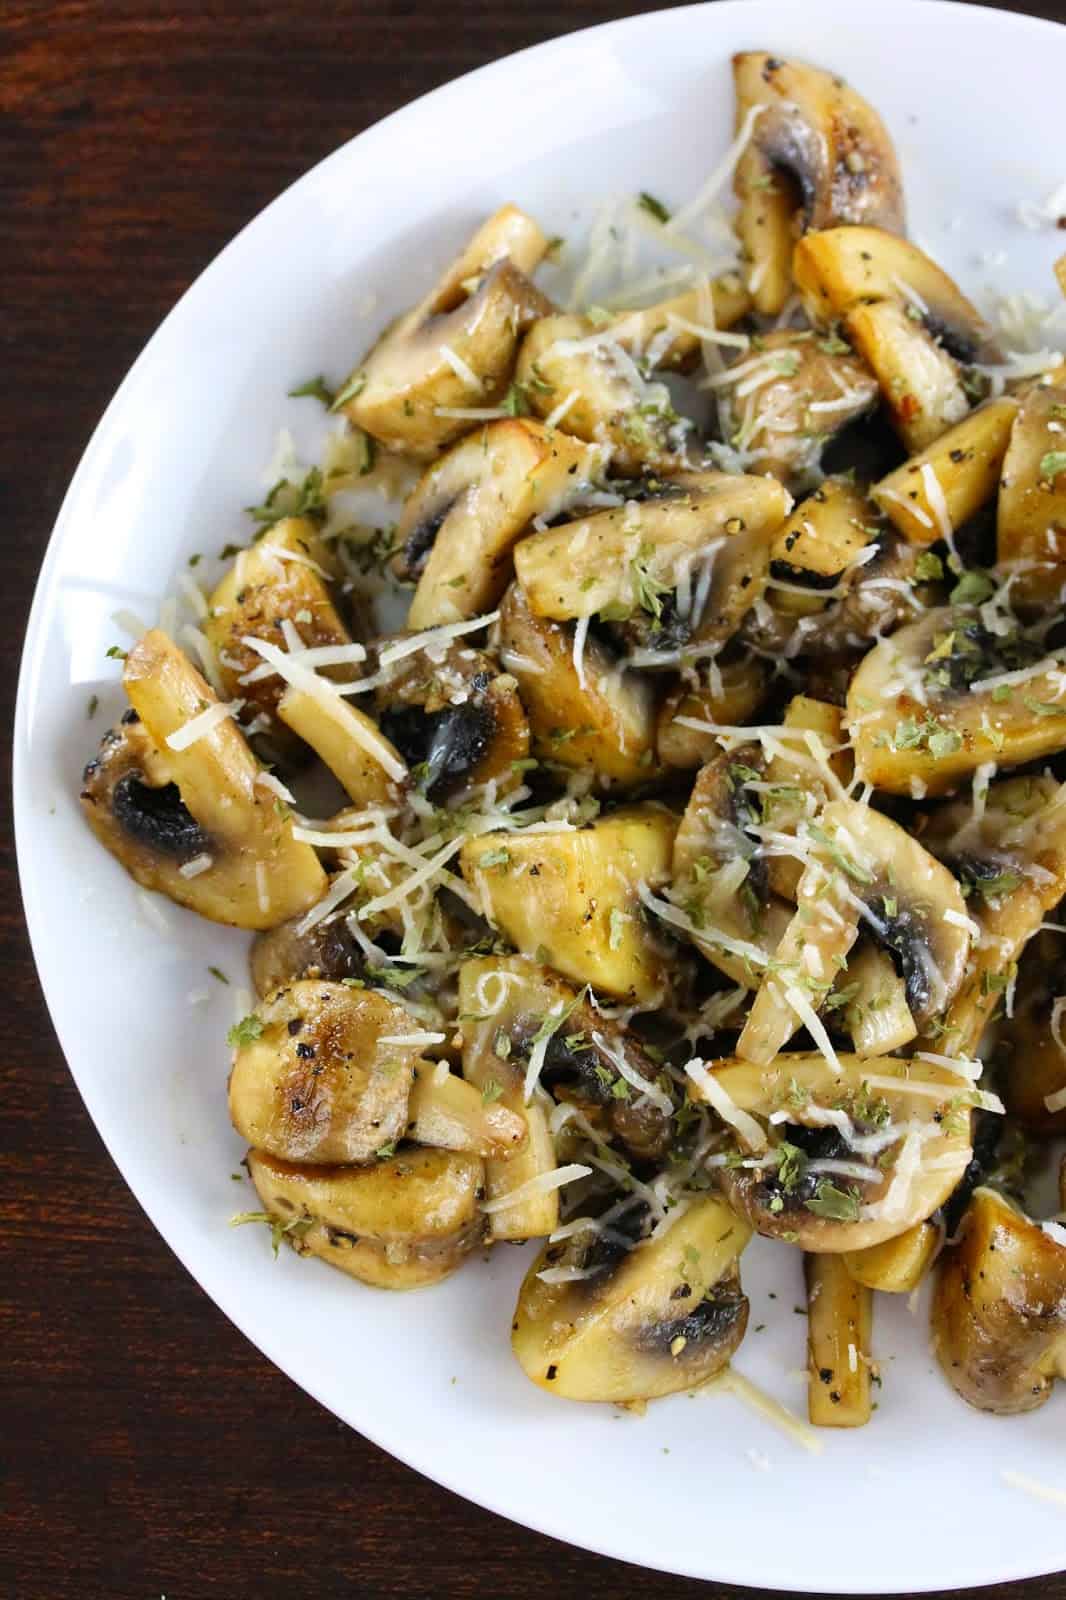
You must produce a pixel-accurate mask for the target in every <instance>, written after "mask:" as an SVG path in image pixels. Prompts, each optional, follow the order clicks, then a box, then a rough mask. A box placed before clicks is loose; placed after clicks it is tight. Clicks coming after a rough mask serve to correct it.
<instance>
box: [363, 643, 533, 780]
mask: <svg viewBox="0 0 1066 1600" xmlns="http://www.w3.org/2000/svg"><path fill="white" fill-rule="evenodd" d="M407 643H408V640H407V639H406V638H405V636H404V635H402V634H400V635H397V636H396V638H394V639H391V640H383V641H381V643H380V644H379V646H378V649H377V659H378V663H379V667H380V674H382V675H384V677H385V679H386V681H385V682H384V683H382V684H379V685H378V687H377V688H376V689H375V690H374V706H375V710H376V711H377V715H378V721H379V726H380V728H381V731H382V733H384V734H385V736H386V737H387V738H388V739H389V740H390V741H391V742H392V744H393V745H394V746H395V747H396V749H398V750H399V751H400V753H401V755H402V756H403V758H404V760H405V761H406V762H407V763H408V765H409V767H410V768H411V771H412V776H413V778H414V779H415V781H416V782H417V784H418V787H419V788H420V789H421V791H422V793H423V794H425V795H427V796H428V797H429V798H430V799H431V800H435V801H441V800H444V799H449V800H454V799H457V798H459V797H460V796H462V795H464V794H467V793H469V791H470V790H471V789H474V788H476V787H478V785H480V784H487V783H495V784H496V785H497V789H498V791H500V792H503V791H505V790H507V789H512V788H514V787H515V786H516V784H517V783H518V782H519V781H520V773H521V766H520V765H519V767H518V769H517V771H516V763H522V762H524V761H526V760H527V759H528V757H529V723H528V722H527V720H526V714H525V710H524V709H523V706H522V702H521V700H520V699H519V697H518V690H517V687H516V684H515V679H514V678H513V677H512V676H511V675H510V674H509V673H506V672H500V671H498V669H497V667H496V663H495V661H494V660H493V658H492V657H491V656H489V655H487V654H485V653H484V652H483V651H480V650H474V649H472V648H470V646H468V645H466V644H464V643H463V642H462V641H461V640H454V641H450V642H449V641H448V639H447V638H444V639H443V640H440V641H434V640H433V638H432V636H431V637H430V639H428V640H427V641H426V643H425V647H424V648H419V649H418V650H414V651H407V650H406V646H407Z"/></svg>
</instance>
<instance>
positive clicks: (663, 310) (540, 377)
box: [517, 280, 750, 472]
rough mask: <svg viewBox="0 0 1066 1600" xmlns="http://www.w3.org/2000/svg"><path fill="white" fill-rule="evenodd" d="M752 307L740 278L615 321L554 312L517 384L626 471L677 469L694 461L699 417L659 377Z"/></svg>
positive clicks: (528, 349)
mask: <svg viewBox="0 0 1066 1600" xmlns="http://www.w3.org/2000/svg"><path fill="white" fill-rule="evenodd" d="M749 305H750V301H749V299H748V296H747V295H746V294H745V293H744V292H743V291H742V290H740V289H739V287H738V286H736V285H735V280H734V281H730V282H728V283H722V284H715V285H712V287H711V291H710V294H709V297H708V303H707V304H706V307H704V306H703V305H702V300H701V296H700V295H699V294H698V293H697V292H696V291H690V292H689V293H688V294H686V295H684V296H681V297H679V298H677V299H674V300H669V301H666V302H664V303H663V304H661V305H658V306H649V307H647V308H646V309H645V310H643V311H639V312H622V313H620V314H619V316H618V317H617V318H616V319H614V320H613V321H610V322H608V323H606V324H604V323H603V322H602V321H597V320H593V319H592V318H591V317H582V316H553V317H546V318H545V319H544V320H543V321H542V322H538V323H536V324H535V326H534V327H533V328H532V329H531V330H530V332H529V334H528V335H527V337H526V339H525V341H524V342H523V345H522V349H521V351H520V352H519V358H518V369H517V381H518V383H519V384H520V385H521V389H522V393H523V394H524V395H525V396H526V397H527V398H528V400H529V403H530V405H531V406H532V407H533V409H534V411H536V412H537V414H538V415H539V416H541V417H543V418H544V419H545V420H551V421H553V422H556V423H557V424H558V426H559V427H561V428H565V430H566V432H567V433H571V434H574V435H576V437H577V438H579V439H586V440H588V441H589V442H590V443H594V444H599V445H609V446H610V449H611V461H612V465H613V467H614V468H615V470H616V471H619V472H639V471H641V470H642V469H644V468H648V467H652V468H657V469H659V470H660V471H667V470H671V469H674V470H676V469H677V468H679V467H681V466H683V465H684V457H685V441H686V437H687V435H688V433H689V431H690V429H691V423H690V422H689V421H688V419H687V418H684V417H681V416H679V415H678V413H677V411H676V410H675V409H674V406H673V402H672V401H671V398H670V392H669V390H668V389H667V387H666V385H665V384H663V383H661V382H657V381H653V380H652V378H651V377H650V376H649V374H651V373H653V372H654V371H655V370H656V369H657V368H660V367H662V368H666V367H670V368H677V367H680V366H685V365H687V364H688V362H689V361H691V360H693V359H695V358H696V357H697V356H698V354H699V349H700V329H701V327H706V326H707V325H708V324H709V323H710V324H713V326H714V327H715V328H718V329H721V328H728V327H729V326H731V325H732V323H734V322H736V321H737V320H738V319H739V318H740V317H742V316H743V315H744V313H745V312H746V311H747V309H748V307H749ZM693 318H695V319H696V320H695V321H693V320H692V319H693Z"/></svg>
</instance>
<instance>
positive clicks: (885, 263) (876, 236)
mask: <svg viewBox="0 0 1066 1600" xmlns="http://www.w3.org/2000/svg"><path fill="white" fill-rule="evenodd" d="M793 271H794V272H795V277H796V287H797V288H798V289H799V291H800V293H801V294H802V295H803V298H804V303H805V305H806V308H807V313H808V315H809V316H810V318H811V321H812V322H815V323H818V324H826V323H832V322H834V321H836V320H837V319H838V318H840V317H845V316H847V315H848V313H849V312H852V311H854V310H856V309H857V308H860V307H865V306H870V305H873V304H874V303H880V302H889V303H892V304H895V305H896V306H897V307H898V308H899V310H900V311H901V312H903V311H905V310H906V309H907V308H909V313H908V315H907V321H908V322H910V323H912V324H913V326H914V328H915V329H922V330H924V331H925V332H926V333H927V334H928V335H929V336H930V337H931V338H932V339H935V340H938V341H939V342H940V344H942V346H943V348H944V349H945V351H946V352H947V353H948V354H949V355H951V356H954V357H955V358H956V360H958V361H961V362H972V361H982V360H988V359H990V358H991V357H993V356H994V354H995V346H994V344H993V343H992V340H991V336H990V334H989V330H988V327H987V324H986V323H985V322H984V321H983V319H982V318H981V315H980V313H979V312H978V311H977V309H976V307H975V306H973V305H972V304H971V303H970V301H969V300H967V299H966V296H965V295H964V294H963V293H962V291H961V290H960V289H959V286H958V284H956V283H955V281H954V280H953V279H952V278H950V277H949V276H948V274H947V273H946V272H945V271H944V270H943V269H942V268H941V267H939V266H937V264H936V262H935V261H933V260H932V259H931V258H930V257H929V256H927V255H926V254H925V252H924V251H923V250H920V249H919V248H918V246H917V245H916V244H912V243H911V241H910V240H909V239H903V238H900V237H898V236H897V235H896V234H894V233H889V232H885V231H884V230H883V229H881V228H875V227H846V228H828V229H826V230H825V231H824V232H822V233H809V234H807V235H806V237H805V238H803V239H800V241H799V242H798V244H797V245H796V252H795V257H794V260H793ZM874 370H875V372H877V371H878V368H877V366H876V365H875V366H874ZM879 375H880V374H879Z"/></svg>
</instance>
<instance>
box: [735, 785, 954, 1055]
mask: <svg viewBox="0 0 1066 1600" xmlns="http://www.w3.org/2000/svg"><path fill="white" fill-rule="evenodd" d="M806 831H807V839H806V850H807V864H806V866H805V867H804V870H803V876H802V877H801V879H800V882H799V886H798V888H797V891H796V899H797V906H796V912H795V915H794V916H793V917H792V919H791V921H790V922H789V924H788V927H787V928H786V930H785V932H784V933H783V935H782V937H781V939H780V942H779V943H778V945H777V947H776V949H775V950H774V952H773V955H772V959H771V960H770V961H769V962H768V963H767V970H766V972H765V974H764V976H763V979H762V982H761V984H760V986H759V990H758V993H757V994H756V996H755V999H754V1001H753V1002H752V1007H751V1011H750V1012H749V1013H748V1018H747V1021H746V1022H745V1024H744V1028H743V1030H742V1032H741V1035H740V1038H739V1040H738V1041H737V1054H738V1056H740V1057H742V1058H743V1059H744V1060H746V1061H751V1062H754V1063H757V1064H760V1065H763V1066H766V1065H768V1064H769V1063H770V1062H771V1061H773V1059H774V1057H775V1056H776V1055H777V1053H778V1052H779V1051H780V1050H781V1049H782V1047H783V1046H784V1045H785V1044H786V1043H787V1041H788V1040H789V1039H790V1038H791V1037H792V1035H793V1034H794V1033H795V1032H796V1031H797V1029H799V1028H800V1027H802V1026H804V1025H806V1026H807V1027H808V1028H809V1029H811V1030H812V1032H815V1033H816V1036H817V1032H818V1031H822V1032H824V1030H822V1029H821V1024H820V1023H819V1021H818V1015H817V1014H818V1012H819V1011H820V1010H821V1009H822V1007H823V1006H824V1004H825V1002H826V1000H827V998H828V996H829V993H830V991H831V989H832V988H833V987H834V985H835V984H837V983H838V982H846V977H842V976H841V975H842V974H845V973H846V970H847V958H848V953H849V951H850V950H851V947H852V945H853V944H854V943H855V940H856V939H857V937H858V933H859V927H860V924H862V925H863V926H864V927H865V928H866V930H867V931H868V933H869V934H872V936H873V937H874V938H875V939H876V940H877V941H878V943H879V944H880V945H881V946H882V947H883V948H884V949H886V950H887V951H888V953H889V954H890V955H891V956H892V958H893V961H894V962H895V964H896V965H897V967H898V969H899V972H900V976H901V977H902V978H903V982H904V985H905V989H906V998H907V1004H908V1007H909V1009H910V1012H911V1015H912V1017H913V1018H914V1022H915V1024H916V1026H917V1027H918V1028H922V1027H924V1026H925V1025H926V1024H928V1023H929V1022H931V1021H932V1019H933V1017H934V1016H937V1015H939V1014H940V1013H942V1012H943V1010H944V1009H945V1007H946V1006H948V1005H949V1004H950V1003H951V1001H952V999H953V998H954V996H955V995H956V993H957V992H958V990H959V988H960V986H961V984H962V982H963V978H964V976H965V972H966V963H967V958H968V956H969V952H970V938H971V929H972V926H973V925H972V922H971V919H970V918H969V917H968V916H967V914H966V903H965V901H964V899H963V896H962V890H961V889H960V887H959V884H958V882H957V881H956V879H955V877H954V876H953V874H952V873H951V872H950V871H948V869H947V868H946V867H945V866H944V865H943V864H942V863H941V862H939V861H938V860H937V859H936V857H935V856H933V855H931V854H930V853H929V851H928V850H926V849H923V847H922V845H920V844H919V843H918V842H917V840H915V839H913V838H912V837H911V836H910V834H909V833H907V831H906V830H905V829H904V828H901V827H900V826H899V824H898V823H895V822H893V821H892V820H891V818H889V817H886V816H884V815H882V813H881V812H878V811H874V810H873V809H872V808H871V807H870V806H867V805H860V804H859V803H858V802H856V801H853V800H833V801H831V802H830V803H829V805H827V806H826V808H825V810H824V811H823V812H822V815H821V819H820V821H819V823H818V824H809V825H808V828H807V830H806Z"/></svg>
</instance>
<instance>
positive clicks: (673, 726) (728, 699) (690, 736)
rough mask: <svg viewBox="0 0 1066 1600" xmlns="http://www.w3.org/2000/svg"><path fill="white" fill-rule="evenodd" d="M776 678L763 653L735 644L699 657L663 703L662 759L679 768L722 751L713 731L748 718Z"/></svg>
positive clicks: (695, 764) (657, 737)
mask: <svg viewBox="0 0 1066 1600" xmlns="http://www.w3.org/2000/svg"><path fill="white" fill-rule="evenodd" d="M772 677H773V667H772V665H771V663H770V662H769V661H767V660H766V659H765V658H764V657H762V656H757V655H753V654H752V653H751V652H750V651H748V650H743V649H737V650H734V649H733V647H732V646H728V647H727V649H726V651H725V652H724V653H723V654H722V655H721V656H715V657H713V658H712V660H710V661H703V662H695V663H694V664H693V666H692V667H690V668H687V669H686V672H685V674H684V676H683V677H682V679H681V682H680V683H679V684H678V686H677V688H676V689H672V690H671V691H670V693H669V694H668V695H667V696H666V698H665V700H664V701H663V702H662V704H661V705H660V707H659V714H658V718H657V721H656V735H655V747H656V750H657V752H658V755H659V760H660V761H661V762H662V763H663V765H664V766H667V767H677V768H680V769H681V770H686V769H691V768H694V767H702V766H703V764H704V762H705V761H709V760H710V759H711V758H712V757H713V756H715V755H717V754H718V749H719V745H718V739H717V736H716V735H715V733H714V732H713V731H712V730H713V729H714V728H715V727H717V726H726V727H737V726H738V725H740V724H742V723H745V722H750V721H751V719H752V717H753V716H754V715H755V713H756V711H758V709H759V707H760V706H761V705H762V703H763V701H764V700H765V699H766V697H767V695H768V693H769V690H770V682H771V679H772ZM693 723H703V724H705V727H704V728H702V729H701V728H699V727H693V726H692V724H693Z"/></svg>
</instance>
